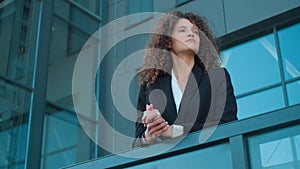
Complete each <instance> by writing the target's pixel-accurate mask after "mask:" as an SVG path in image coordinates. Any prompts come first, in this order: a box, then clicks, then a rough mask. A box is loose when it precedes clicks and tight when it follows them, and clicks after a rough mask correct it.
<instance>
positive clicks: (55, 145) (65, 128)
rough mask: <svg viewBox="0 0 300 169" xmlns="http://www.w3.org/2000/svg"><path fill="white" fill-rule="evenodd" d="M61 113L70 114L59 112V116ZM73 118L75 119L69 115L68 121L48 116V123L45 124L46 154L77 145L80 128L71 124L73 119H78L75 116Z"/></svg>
mask: <svg viewBox="0 0 300 169" xmlns="http://www.w3.org/2000/svg"><path fill="white" fill-rule="evenodd" d="M60 113H65V114H70V113H68V112H58V113H57V114H60ZM73 116H74V117H72V115H68V117H66V119H60V118H57V117H55V116H54V117H52V116H46V117H47V119H46V121H47V123H45V125H46V126H45V127H46V130H45V135H46V138H47V141H46V145H45V146H46V152H45V153H50V152H53V151H56V150H60V149H64V148H66V147H69V146H74V145H76V143H77V140H76V138H77V137H78V136H77V133H78V131H77V130H78V126H76V125H74V124H72V123H70V122H69V121H70V120H71V119H72V118H76V116H75V115H73ZM71 138H72V139H71Z"/></svg>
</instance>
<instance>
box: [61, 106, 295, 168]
mask: <svg viewBox="0 0 300 169" xmlns="http://www.w3.org/2000/svg"><path fill="white" fill-rule="evenodd" d="M212 129H213V128H211V129H205V130H202V131H199V132H194V133H191V134H189V135H187V136H185V137H181V138H176V139H172V140H167V141H165V142H163V143H159V144H155V145H149V146H145V147H141V148H136V149H133V150H131V151H127V152H123V153H120V154H116V155H110V156H106V157H103V158H99V159H95V160H91V161H87V162H84V163H80V164H76V165H73V166H68V167H65V169H86V168H93V169H96V168H134V169H136V168H143V169H150V168H151V169H153V168H166V167H167V168H195V167H196V168H197V167H199V166H201V168H222V169H231V168H232V169H247V168H254V169H267V168H272V169H286V168H290V169H297V168H300V105H296V106H292V107H289V108H285V109H280V110H276V111H272V112H269V113H265V114H262V115H259V116H255V117H252V118H247V119H243V120H239V121H236V122H231V123H227V124H224V125H221V126H219V127H217V128H216V129H215V130H212ZM210 134H211V135H210Z"/></svg>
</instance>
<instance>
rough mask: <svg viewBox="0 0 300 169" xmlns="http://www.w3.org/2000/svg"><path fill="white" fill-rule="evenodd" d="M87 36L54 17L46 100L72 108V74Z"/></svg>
mask: <svg viewBox="0 0 300 169" xmlns="http://www.w3.org/2000/svg"><path fill="white" fill-rule="evenodd" d="M88 38H89V36H88V35H87V34H85V33H83V32H82V31H80V30H78V29H76V28H73V27H70V25H69V24H68V23H66V22H65V21H63V20H61V19H59V18H57V17H54V19H53V27H52V34H51V43H50V58H49V66H48V85H47V100H49V101H51V102H53V103H55V104H58V105H60V106H63V107H65V108H69V109H73V100H72V76H73V70H74V65H75V62H76V59H77V56H78V53H79V52H80V50H81V48H82V46H83V45H84V43H85V42H86V40H87V39H88Z"/></svg>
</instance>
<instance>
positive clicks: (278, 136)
mask: <svg viewBox="0 0 300 169" xmlns="http://www.w3.org/2000/svg"><path fill="white" fill-rule="evenodd" d="M299 127H300V126H299V125H298V126H293V127H289V128H284V129H280V130H277V131H273V132H269V133H266V134H262V135H257V136H253V137H250V139H249V143H250V144H249V146H250V156H251V166H252V168H266V169H267V168H275V169H286V168H290V169H298V168H299V167H300V151H299V150H300V135H299V132H298V131H299V130H300V128H299Z"/></svg>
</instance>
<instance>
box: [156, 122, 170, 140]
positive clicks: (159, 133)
mask: <svg viewBox="0 0 300 169" xmlns="http://www.w3.org/2000/svg"><path fill="white" fill-rule="evenodd" d="M163 126H164V127H162V125H161V128H159V129H158V130H156V131H152V135H153V136H155V137H157V136H160V135H161V134H162V133H164V132H165V131H167V130H168V128H169V127H170V126H169V125H167V124H166V125H163Z"/></svg>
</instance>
